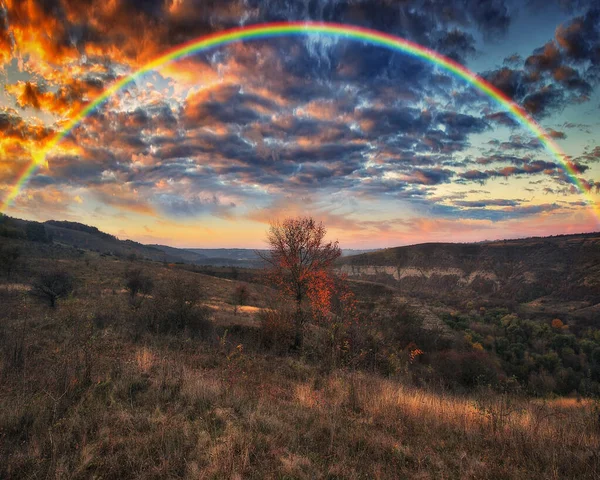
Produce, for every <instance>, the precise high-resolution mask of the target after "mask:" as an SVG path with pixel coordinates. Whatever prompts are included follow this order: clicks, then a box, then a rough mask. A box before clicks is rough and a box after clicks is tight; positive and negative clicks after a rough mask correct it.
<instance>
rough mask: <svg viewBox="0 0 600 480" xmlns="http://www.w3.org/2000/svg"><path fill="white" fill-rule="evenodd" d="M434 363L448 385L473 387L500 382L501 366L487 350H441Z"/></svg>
mask: <svg viewBox="0 0 600 480" xmlns="http://www.w3.org/2000/svg"><path fill="white" fill-rule="evenodd" d="M433 364H434V367H435V369H436V370H437V371H438V373H439V374H440V375H441V377H442V379H443V380H444V381H445V382H446V383H447V384H448V386H461V387H467V388H472V387H475V386H478V385H496V384H497V383H498V378H499V373H500V370H499V367H498V365H497V364H496V362H495V361H494V359H493V358H492V357H490V356H489V355H488V354H487V353H485V352H481V351H476V350H475V351H470V352H457V351H454V350H452V351H447V352H441V353H439V354H437V355H436V356H435V359H434V362H433Z"/></svg>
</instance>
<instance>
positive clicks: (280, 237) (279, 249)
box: [257, 217, 341, 349]
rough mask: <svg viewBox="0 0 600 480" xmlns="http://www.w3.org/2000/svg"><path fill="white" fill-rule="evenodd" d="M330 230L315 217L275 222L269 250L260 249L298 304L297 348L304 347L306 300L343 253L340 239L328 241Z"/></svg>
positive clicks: (271, 229) (274, 273)
mask: <svg viewBox="0 0 600 480" xmlns="http://www.w3.org/2000/svg"><path fill="white" fill-rule="evenodd" d="M326 233H327V230H326V229H325V227H324V226H323V224H322V223H317V222H315V220H314V219H312V218H311V217H298V218H287V219H285V220H283V221H282V222H272V223H271V226H270V228H269V232H268V233H267V243H268V244H269V250H268V252H267V253H261V252H257V253H258V255H259V256H260V257H261V258H262V259H263V260H264V261H265V262H266V263H267V265H268V266H269V269H270V273H271V275H272V277H273V279H274V280H275V281H276V283H277V284H278V285H279V287H280V288H281V289H282V291H283V292H284V294H286V295H287V296H288V297H289V298H291V299H293V301H294V302H295V304H296V309H295V310H296V311H295V315H294V330H295V336H294V348H296V349H301V348H302V343H303V339H304V323H305V315H304V312H303V310H302V303H303V301H304V300H305V299H306V298H307V296H308V294H309V290H310V288H311V287H312V286H314V284H315V283H317V282H318V279H320V278H322V276H323V275H324V274H328V273H329V271H330V270H331V267H332V265H333V262H334V261H335V260H336V259H337V258H338V257H339V256H340V255H341V250H340V247H339V245H338V242H337V241H336V242H328V243H325V241H324V238H325V234H326Z"/></svg>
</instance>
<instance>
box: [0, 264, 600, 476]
mask: <svg viewBox="0 0 600 480" xmlns="http://www.w3.org/2000/svg"><path fill="white" fill-rule="evenodd" d="M57 267H60V268H61V269H62V270H65V271H68V272H70V273H71V274H72V275H73V276H74V278H75V284H74V290H73V292H72V293H71V294H70V295H69V296H68V297H67V298H62V299H59V301H58V302H57V307H56V308H50V307H49V305H48V304H47V302H44V301H43V300H42V299H40V298H36V297H34V296H32V295H30V294H29V293H28V291H29V289H30V286H29V284H28V283H27V281H26V279H27V278H33V276H35V275H36V274H37V273H39V272H42V271H45V270H48V269H51V268H57ZM133 268H142V269H143V271H144V272H145V274H146V275H148V276H149V277H150V278H152V281H153V284H154V289H153V290H152V293H151V294H148V295H139V296H138V297H137V300H136V301H132V299H131V295H130V294H129V293H128V292H127V290H125V288H124V280H123V279H124V276H125V275H126V272H127V271H128V270H131V269H133ZM21 271H22V273H21V274H20V275H15V276H14V278H13V280H11V281H10V282H7V281H4V282H3V283H2V284H1V285H0V306H1V307H0V478H120V479H125V478H232V479H237V478H239V479H242V478H281V479H284V478H285V479H293V478H294V479H296V478H297V479H313V478H331V479H333V478H340V479H341V478H347V479H355V478H356V479H358V478H421V479H426V478H432V479H445V478H489V479H500V478H522V479H531V478H544V479H564V478H578V479H582V478H590V479H592V478H600V454H599V453H598V452H600V410H599V408H598V403H597V402H595V401H593V400H589V399H581V398H553V399H543V398H536V399H532V398H529V397H526V396H524V395H519V394H515V393H505V394H503V393H499V392H498V391H492V390H490V389H488V388H484V387H481V388H479V389H473V390H472V391H471V392H469V393H460V392H456V391H453V392H451V391H448V390H445V389H442V388H434V387H433V386H432V385H429V386H415V384H414V382H413V381H411V380H409V379H408V378H407V377H406V376H405V373H402V372H399V373H396V374H394V375H388V376H385V377H384V376H382V375H381V374H380V373H375V372H372V371H371V372H369V371H366V370H364V369H360V368H354V367H352V366H351V365H341V364H339V365H338V364H335V363H334V364H332V363H329V362H320V361H315V360H314V359H311V358H309V357H305V356H303V355H300V354H297V353H296V354H290V353H286V354H282V353H277V352H276V351H275V350H274V349H273V348H266V347H265V343H264V342H263V338H262V335H264V332H263V331H262V330H261V322H260V320H259V318H260V314H259V313H260V312H261V311H262V310H263V309H266V308H267V307H268V306H269V303H268V301H267V300H268V299H269V298H272V297H273V292H272V291H270V290H269V288H268V287H266V286H262V285H256V284H249V285H247V287H246V288H247V289H248V294H247V301H246V302H244V303H246V305H244V306H242V307H240V308H239V309H237V311H235V307H234V303H235V302H232V300H231V299H232V298H233V296H234V295H235V292H236V288H237V287H238V285H239V283H238V282H236V281H232V280H226V279H220V278H215V277H209V276H205V275H202V274H198V273H193V272H189V271H185V270H182V269H177V268H174V267H173V266H168V265H163V264H160V263H154V262H138V261H127V260H123V259H115V258H112V257H101V256H99V255H95V254H92V253H85V254H81V255H79V256H77V255H73V256H67V255H65V256H61V255H55V256H54V258H53V259H51V256H48V257H37V258H34V257H31V256H30V257H29V258H28V260H27V263H26V264H25V265H22V268H21ZM194 285H195V286H197V287H199V288H201V290H202V296H201V297H198V299H197V308H198V310H197V311H196V310H194V312H190V311H187V310H185V305H189V301H187V300H186V299H185V298H183V299H182V300H181V302H182V303H181V302H180V303H177V302H178V301H179V300H178V299H179V297H178V295H179V294H180V293H179V292H182V291H185V289H186V288H188V289H189V288H193V286H194ZM190 286H192V287H190ZM161 295H162V296H161ZM169 302H171V303H169ZM182 306H183V307H182ZM174 312H175V313H174ZM161 315H166V316H167V317H168V318H169V319H171V320H172V319H176V321H178V322H179V321H180V322H181V325H183V327H184V328H181V329H180V330H174V329H172V328H168V327H167V326H165V325H166V324H165V323H164V321H163V319H162V317H161ZM307 343H310V341H307Z"/></svg>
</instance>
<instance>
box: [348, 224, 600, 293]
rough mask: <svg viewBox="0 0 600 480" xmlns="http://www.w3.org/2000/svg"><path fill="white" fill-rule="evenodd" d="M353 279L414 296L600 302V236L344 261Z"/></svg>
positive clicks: (417, 248) (413, 249)
mask: <svg viewBox="0 0 600 480" xmlns="http://www.w3.org/2000/svg"><path fill="white" fill-rule="evenodd" d="M338 268H339V270H340V271H341V272H344V273H347V274H348V275H349V277H350V278H354V279H362V280H371V281H377V282H382V283H387V284H389V285H393V286H395V287H397V288H400V290H401V291H405V292H410V293H411V294H424V295H437V296H439V295H446V296H450V297H451V296H455V297H460V298H465V296H469V295H490V294H493V295H494V297H496V298H504V299H510V300H514V301H517V302H527V301H531V300H534V299H536V298H539V297H544V296H552V297H554V298H557V299H561V298H562V299H569V300H586V301H589V302H590V303H592V304H593V303H599V302H600V233H588V234H577V235H560V236H554V237H543V238H526V239H518V240H502V241H491V242H482V243H470V244H459V243H424V244H420V245H411V246H406V247H397V248H387V249H384V250H380V251H377V252H372V253H367V254H362V255H356V256H351V257H346V258H342V259H340V260H339V263H338Z"/></svg>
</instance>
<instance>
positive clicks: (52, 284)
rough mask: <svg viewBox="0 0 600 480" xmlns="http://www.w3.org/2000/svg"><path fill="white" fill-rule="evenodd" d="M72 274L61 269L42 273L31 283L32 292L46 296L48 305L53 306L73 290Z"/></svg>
mask: <svg viewBox="0 0 600 480" xmlns="http://www.w3.org/2000/svg"><path fill="white" fill-rule="evenodd" d="M73 283H74V280H73V276H72V275H71V274H69V273H67V272H63V271H59V270H56V271H52V272H47V273H42V274H41V275H40V277H39V278H38V280H37V281H36V282H34V284H33V285H32V293H33V294H34V295H37V296H39V297H44V298H47V299H48V301H49V302H50V306H51V307H52V308H54V307H55V306H56V301H57V300H58V299H59V298H62V297H64V296H66V295H68V294H69V293H71V292H72V291H73Z"/></svg>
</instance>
